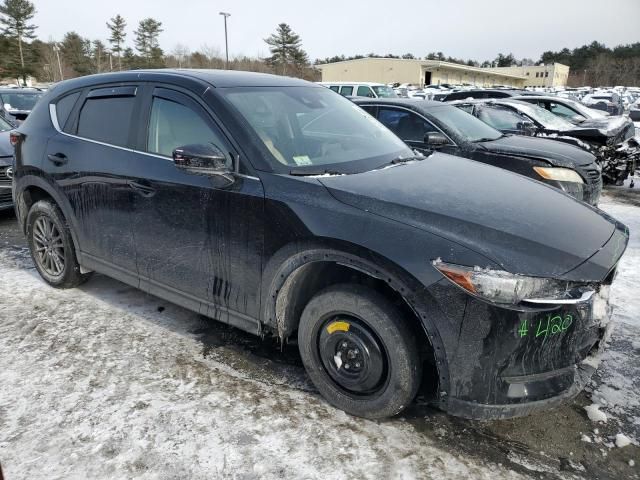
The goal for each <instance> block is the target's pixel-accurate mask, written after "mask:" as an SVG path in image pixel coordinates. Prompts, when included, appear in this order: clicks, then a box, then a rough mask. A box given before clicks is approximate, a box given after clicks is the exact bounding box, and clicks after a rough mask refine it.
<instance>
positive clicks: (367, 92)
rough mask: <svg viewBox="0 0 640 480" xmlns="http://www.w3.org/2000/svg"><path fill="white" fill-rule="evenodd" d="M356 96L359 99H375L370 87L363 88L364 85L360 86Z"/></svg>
mask: <svg viewBox="0 0 640 480" xmlns="http://www.w3.org/2000/svg"><path fill="white" fill-rule="evenodd" d="M356 95H357V96H358V97H369V98H374V96H375V95H374V94H373V92H372V91H371V89H370V88H369V87H367V86H363V85H360V86H359V87H358V90H356Z"/></svg>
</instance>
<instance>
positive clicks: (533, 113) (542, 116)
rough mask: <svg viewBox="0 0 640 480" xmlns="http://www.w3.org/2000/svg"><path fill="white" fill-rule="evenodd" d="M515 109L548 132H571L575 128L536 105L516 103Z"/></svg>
mask: <svg viewBox="0 0 640 480" xmlns="http://www.w3.org/2000/svg"><path fill="white" fill-rule="evenodd" d="M514 106H515V108H517V109H518V110H520V111H521V112H522V113H524V114H525V115H527V116H529V117H531V118H532V119H533V120H535V121H536V122H538V123H539V124H541V125H542V126H543V127H544V128H546V129H549V130H560V131H562V130H572V129H573V128H575V126H574V125H573V124H572V123H570V122H568V121H567V120H564V119H563V118H561V117H558V116H557V115H555V114H553V113H551V112H550V111H549V110H545V109H544V108H542V107H538V106H537V105H531V104H530V103H523V102H518V103H517V104H515V103H514Z"/></svg>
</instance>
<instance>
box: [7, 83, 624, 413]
mask: <svg viewBox="0 0 640 480" xmlns="http://www.w3.org/2000/svg"><path fill="white" fill-rule="evenodd" d="M15 137H16V145H15V165H16V170H15V176H14V192H15V199H16V209H17V213H18V221H19V224H20V226H21V227H22V228H23V229H24V232H25V234H26V237H27V240H28V244H29V248H30V250H31V255H32V257H33V260H34V263H35V266H36V269H37V271H38V272H39V273H40V275H41V276H42V278H43V279H44V281H45V282H47V283H48V284H50V285H52V286H54V287H57V288H69V287H74V286H77V285H79V284H80V283H82V282H83V281H85V280H87V279H88V276H89V274H90V272H91V271H97V272H101V273H103V274H106V275H109V276H112V277H114V278H117V279H119V280H121V281H123V282H125V283H128V284H130V285H133V286H135V287H138V288H141V289H142V290H144V291H146V292H149V293H150V294H153V295H158V296H161V297H162V298H164V299H166V300H169V301H173V302H175V303H177V304H179V305H182V306H183V307H185V308H188V309H191V310H193V311H195V312H199V313H200V314H203V315H206V316H209V317H212V318H215V319H217V320H220V321H222V322H226V323H229V324H231V325H234V326H236V327H239V328H241V329H244V330H246V331H249V332H252V333H254V334H259V335H275V336H277V337H278V338H280V339H281V341H283V342H285V341H287V339H288V338H290V337H294V336H295V337H297V343H298V346H299V349H300V354H301V357H302V361H303V363H304V365H305V367H306V370H307V372H308V374H309V377H310V378H311V380H312V381H313V383H314V384H315V385H316V387H317V388H318V390H319V391H320V393H321V394H322V395H324V397H325V398H326V399H327V400H328V401H329V402H330V403H332V404H333V405H335V406H337V407H338V408H341V409H343V410H345V411H347V412H349V413H351V414H353V415H360V416H364V417H369V418H380V417H387V416H390V415H394V414H396V413H398V412H400V411H402V410H403V409H404V408H405V407H406V406H407V405H409V404H410V403H411V401H412V400H413V398H414V396H415V395H416V392H417V391H418V388H419V387H421V382H422V381H423V379H424V383H422V390H423V391H424V392H425V395H427V394H430V395H432V398H433V402H434V404H435V405H437V406H439V407H440V408H442V409H444V410H446V411H448V412H451V413H453V414H456V415H462V416H466V417H472V418H502V417H511V416H515V415H521V414H527V413H529V412H531V411H533V410H536V409H540V408H544V409H547V408H549V407H551V406H553V405H555V404H558V403H560V402H562V401H564V400H566V399H568V398H571V397H573V396H574V395H576V394H577V393H578V392H579V391H580V390H581V389H582V388H583V386H584V385H585V382H587V380H588V378H589V376H590V375H591V374H592V373H593V371H594V368H593V366H592V365H593V362H592V361H591V360H590V356H591V355H592V354H596V353H597V352H598V351H599V350H600V348H601V347H602V345H603V344H604V342H602V339H603V338H604V335H605V332H606V329H607V325H608V321H609V318H608V309H607V301H608V292H609V287H610V285H611V283H612V280H613V278H614V276H615V271H616V265H617V264H618V261H619V259H620V257H621V256H622V254H623V252H624V250H625V248H626V245H627V242H628V234H627V229H626V227H625V226H624V225H622V224H620V223H618V222H616V221H615V220H614V219H612V218H611V217H609V216H607V215H606V214H604V213H603V212H600V211H598V210H597V209H594V208H592V207H589V206H587V205H584V204H583V203H581V202H577V201H575V200H574V199H572V198H569V197H568V196H567V195H565V194H563V193H561V192H560V191H558V190H557V189H555V188H551V187H549V186H547V185H544V184H542V183H540V182H535V181H532V180H530V179H528V178H525V177H523V176H521V175H515V174H513V173H511V172H507V171H506V170H503V169H499V168H494V167H492V166H489V165H485V164H482V163H480V162H474V161H471V160H467V159H464V158H459V157H455V156H451V155H446V154H443V153H434V154H432V155H430V156H429V157H425V156H423V155H418V154H416V153H415V152H413V151H412V150H411V149H410V148H409V147H407V145H406V144H405V143H403V142H402V141H401V140H400V139H399V138H398V137H396V136H395V135H394V134H393V133H392V132H391V131H389V130H388V129H387V128H386V127H384V126H383V125H382V124H380V123H379V122H378V121H377V120H375V119H374V118H373V117H371V116H370V115H369V114H367V113H366V112H365V111H364V110H362V109H360V108H358V107H357V106H356V105H354V104H353V103H352V102H350V101H349V100H347V99H345V98H343V97H341V96H340V95H335V94H334V93H332V92H330V91H329V90H328V89H326V88H324V87H319V86H317V85H315V84H312V83H308V82H305V81H302V80H298V79H292V78H286V77H279V76H271V75H264V74H258V73H249V72H229V71H223V72H219V71H206V70H189V71H183V70H149V71H144V70H142V71H134V72H118V73H109V74H101V75H91V76H86V77H81V78H77V79H73V80H68V81H64V82H60V83H59V84H57V85H56V86H55V87H53V88H52V89H51V90H50V91H49V92H48V93H47V94H46V95H45V96H44V97H43V98H42V99H41V101H40V102H39V103H38V104H37V105H36V108H35V109H34V111H33V112H32V113H31V115H30V116H29V118H28V119H27V120H26V122H25V123H23V124H22V125H20V127H19V128H18V129H17V130H16V131H15ZM122 333H123V335H126V332H122ZM423 372H425V376H423V375H422V373H423Z"/></svg>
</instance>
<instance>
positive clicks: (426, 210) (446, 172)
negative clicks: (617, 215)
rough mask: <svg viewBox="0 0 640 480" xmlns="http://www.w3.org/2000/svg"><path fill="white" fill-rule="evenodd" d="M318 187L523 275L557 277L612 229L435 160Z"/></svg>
mask: <svg viewBox="0 0 640 480" xmlns="http://www.w3.org/2000/svg"><path fill="white" fill-rule="evenodd" d="M318 181H320V182H321V183H322V184H323V185H324V186H325V187H326V188H327V189H328V190H329V192H330V193H331V194H332V195H333V196H334V197H335V198H336V199H337V200H338V201H340V202H343V203H345V204H348V205H351V206H353V207H356V208H359V209H361V210H364V211H367V212H370V213H372V214H375V215H380V216H382V217H386V218H389V219H392V220H395V221H398V222H402V223H404V224H406V225H410V226H413V227H415V228H418V229H420V230H424V231H426V232H429V233H432V234H434V235H437V236H440V237H442V238H446V239H448V240H450V241H452V242H456V243H458V244H460V245H463V246H464V247H466V248H469V249H471V250H474V251H475V252H476V253H479V254H481V255H484V256H485V257H486V258H488V259H490V260H491V261H493V262H495V263H496V264H498V265H501V266H502V268H504V269H505V270H507V271H509V272H512V273H519V274H524V275H532V276H540V277H560V276H563V275H564V274H565V273H567V272H569V271H570V270H572V269H574V268H576V267H577V266H578V265H580V264H582V263H583V262H585V261H586V260H587V259H589V258H590V257H591V256H592V255H594V253H596V252H597V251H598V250H599V249H601V248H602V246H603V245H604V244H605V243H606V242H607V241H608V240H609V239H610V238H611V236H612V234H613V232H614V230H615V225H616V224H615V221H614V220H613V219H611V218H609V217H607V216H606V215H605V214H604V213H602V212H600V211H599V210H596V209H594V208H591V207H588V206H586V205H584V204H582V203H581V202H578V201H577V200H574V199H573V198H571V197H569V196H568V195H565V194H564V193H562V192H561V191H560V190H558V189H555V188H553V187H550V186H547V185H544V184H542V183H540V182H536V181H534V180H530V179H528V178H526V177H523V176H521V175H517V174H514V173H511V172H508V171H506V170H503V169H500V168H496V167H492V166H489V165H486V164H482V163H480V162H475V161H472V160H467V159H463V158H460V157H453V156H450V155H446V154H442V153H435V154H433V155H431V156H430V157H428V158H427V159H425V160H422V161H416V162H412V163H407V164H400V165H396V166H390V167H387V168H384V169H380V170H373V171H370V172H366V173H360V174H355V175H341V176H333V177H323V178H318ZM390 241H391V240H390ZM398 248H402V246H401V245H399V246H398ZM434 255H435V256H436V257H437V256H440V255H444V252H442V253H439V252H425V259H424V261H425V263H428V262H429V261H431V260H434V258H431V256H434ZM616 261H617V259H616ZM613 265H614V263H612V264H611V266H613ZM479 266H481V267H482V266H483V265H479ZM590 280H600V279H590Z"/></svg>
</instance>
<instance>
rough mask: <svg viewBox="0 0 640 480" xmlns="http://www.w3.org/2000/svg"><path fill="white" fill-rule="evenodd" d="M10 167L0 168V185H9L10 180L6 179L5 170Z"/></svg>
mask: <svg viewBox="0 0 640 480" xmlns="http://www.w3.org/2000/svg"><path fill="white" fill-rule="evenodd" d="M8 168H10V167H0V185H11V179H10V178H9V177H7V169H8Z"/></svg>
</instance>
